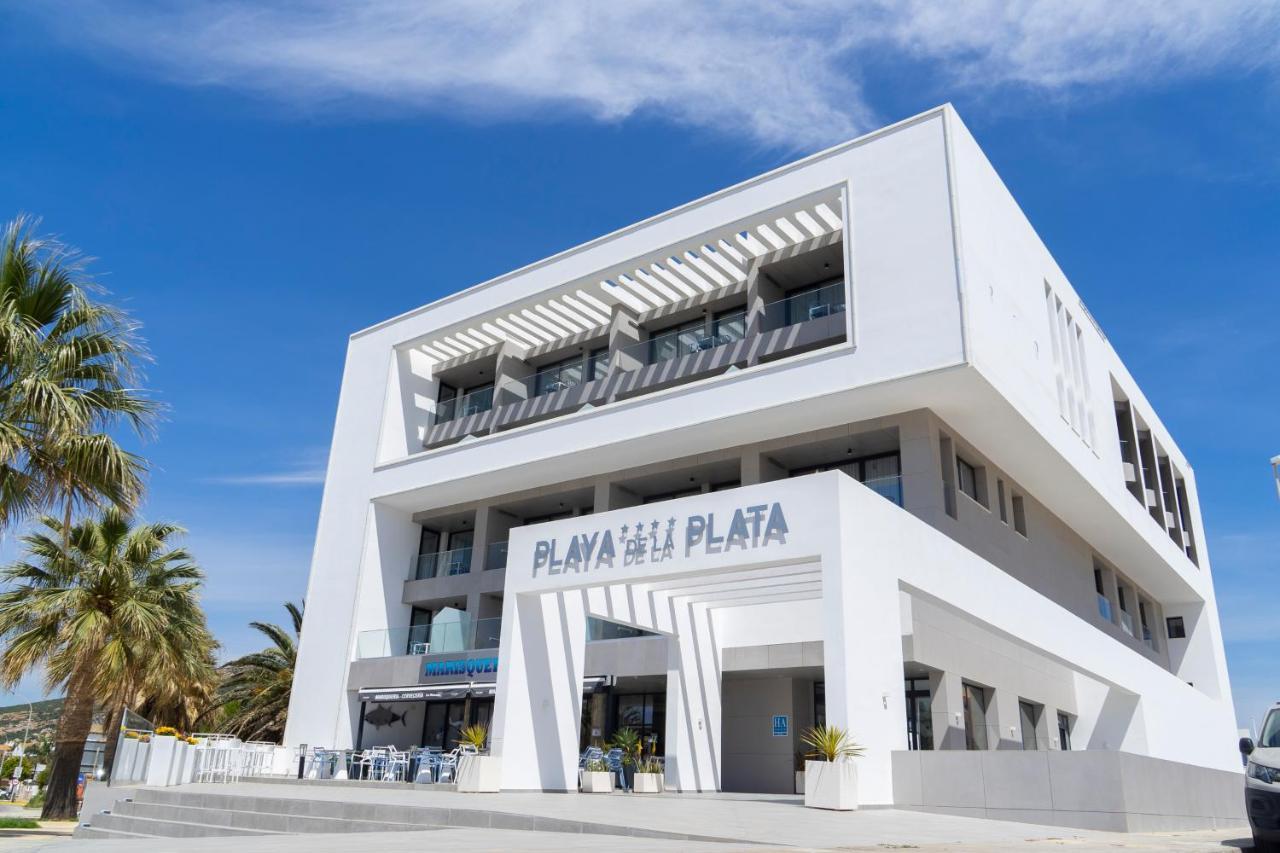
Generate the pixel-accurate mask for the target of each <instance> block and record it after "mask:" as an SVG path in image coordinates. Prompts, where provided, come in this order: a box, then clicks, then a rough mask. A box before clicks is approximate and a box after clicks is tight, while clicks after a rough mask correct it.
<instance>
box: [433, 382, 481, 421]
mask: <svg viewBox="0 0 1280 853" xmlns="http://www.w3.org/2000/svg"><path fill="white" fill-rule="evenodd" d="M492 408H493V388H492V387H489V388H481V389H479V390H477V391H472V392H471V393H469V394H463V395H462V396H461V397H454V398H453V399H452V400H443V401H441V402H439V403H437V404H436V423H438V424H443V423H448V422H449V421H453V420H457V419H458V418H467V417H471V416H473V415H479V414H483V413H484V412H487V411H489V410H490V409H492Z"/></svg>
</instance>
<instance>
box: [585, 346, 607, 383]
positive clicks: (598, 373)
mask: <svg viewBox="0 0 1280 853" xmlns="http://www.w3.org/2000/svg"><path fill="white" fill-rule="evenodd" d="M608 372H609V348H608V347H598V348H596V349H593V350H592V351H591V355H589V356H587V381H588V382H590V381H591V380H593V379H603V378H604V376H605V374H606V373H608Z"/></svg>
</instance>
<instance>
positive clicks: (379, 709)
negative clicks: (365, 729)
mask: <svg viewBox="0 0 1280 853" xmlns="http://www.w3.org/2000/svg"><path fill="white" fill-rule="evenodd" d="M364 721H365V722H366V723H368V724H369V725H371V726H373V727H374V728H375V729H381V728H385V727H387V726H390V725H392V724H393V723H400V724H401V725H405V726H407V725H409V723H408V721H407V720H405V715H404V714H397V713H396V712H395V711H392V710H391V709H390V708H388V707H387V706H386V705H375V706H374V708H373V710H372V711H370V712H369V713H367V714H365V715H364Z"/></svg>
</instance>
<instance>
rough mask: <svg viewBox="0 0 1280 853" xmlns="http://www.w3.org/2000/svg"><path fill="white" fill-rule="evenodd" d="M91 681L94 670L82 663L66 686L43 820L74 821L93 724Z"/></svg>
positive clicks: (46, 792) (46, 789)
mask: <svg viewBox="0 0 1280 853" xmlns="http://www.w3.org/2000/svg"><path fill="white" fill-rule="evenodd" d="M90 659H92V658H90ZM92 682H93V670H92V668H91V667H90V666H88V665H86V664H83V663H82V664H80V665H79V666H78V667H77V668H76V670H75V671H74V672H73V673H72V674H71V679H70V680H69V681H68V683H67V698H66V699H64V700H63V702H62V714H61V715H60V716H59V717H58V733H57V735H56V736H55V738H54V748H53V766H52V767H50V768H49V784H48V786H47V787H46V788H45V794H44V811H43V812H41V813H40V817H41V819H43V820H75V817H76V812H77V811H78V805H79V804H78V803H77V798H76V785H77V782H78V780H79V776H80V760H81V758H83V756H84V741H85V738H87V737H88V736H89V728H90V727H91V726H92V725H93V691H92V689H91V687H92Z"/></svg>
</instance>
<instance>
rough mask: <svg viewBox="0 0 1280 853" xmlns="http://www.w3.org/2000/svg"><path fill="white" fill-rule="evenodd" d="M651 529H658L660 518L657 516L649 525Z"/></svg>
mask: <svg viewBox="0 0 1280 853" xmlns="http://www.w3.org/2000/svg"><path fill="white" fill-rule="evenodd" d="M649 529H650V530H657V529H658V519H656V518H655V519H654V520H653V523H652V524H650V525H649Z"/></svg>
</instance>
